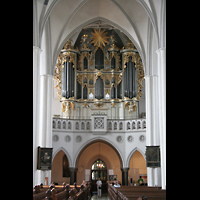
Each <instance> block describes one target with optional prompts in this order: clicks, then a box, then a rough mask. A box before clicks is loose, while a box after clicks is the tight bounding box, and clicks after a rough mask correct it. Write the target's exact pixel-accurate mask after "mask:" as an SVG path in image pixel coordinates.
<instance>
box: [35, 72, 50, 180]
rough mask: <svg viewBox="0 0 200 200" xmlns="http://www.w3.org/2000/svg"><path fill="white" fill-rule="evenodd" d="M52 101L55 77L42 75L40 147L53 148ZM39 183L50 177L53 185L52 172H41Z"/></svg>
mask: <svg viewBox="0 0 200 200" xmlns="http://www.w3.org/2000/svg"><path fill="white" fill-rule="evenodd" d="M52 99H53V76H52V75H49V74H42V75H40V103H39V108H40V111H39V136H38V139H39V141H38V146H41V147H52ZM38 173H39V174H40V175H39V180H38V182H39V183H43V182H44V180H45V177H48V180H49V183H51V170H47V171H40V170H39V172H38Z"/></svg>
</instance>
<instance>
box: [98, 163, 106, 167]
mask: <svg viewBox="0 0 200 200" xmlns="http://www.w3.org/2000/svg"><path fill="white" fill-rule="evenodd" d="M97 167H99V168H104V167H105V166H104V164H101V163H99V164H98V163H97Z"/></svg>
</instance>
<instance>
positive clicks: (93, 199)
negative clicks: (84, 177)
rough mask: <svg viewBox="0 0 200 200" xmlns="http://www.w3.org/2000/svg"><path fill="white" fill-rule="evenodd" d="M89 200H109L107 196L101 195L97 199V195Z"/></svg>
mask: <svg viewBox="0 0 200 200" xmlns="http://www.w3.org/2000/svg"><path fill="white" fill-rule="evenodd" d="M91 200H110V198H109V196H108V194H102V195H101V197H98V196H97V194H93V195H92V198H91Z"/></svg>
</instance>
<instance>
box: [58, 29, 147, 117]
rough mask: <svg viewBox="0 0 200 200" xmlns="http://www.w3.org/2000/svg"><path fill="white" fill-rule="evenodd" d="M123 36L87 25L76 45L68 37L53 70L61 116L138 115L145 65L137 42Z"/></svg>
mask: <svg viewBox="0 0 200 200" xmlns="http://www.w3.org/2000/svg"><path fill="white" fill-rule="evenodd" d="M124 38H125V39H124ZM124 38H123V39H121V38H120V37H119V35H117V33H116V32H115V31H114V30H106V29H90V28H88V29H83V30H82V31H81V32H80V34H79V36H78V37H77V39H76V41H75V42H74V45H72V42H73V41H72V39H68V40H67V42H66V44H65V45H64V47H63V49H62V50H61V52H60V54H59V56H58V59H57V64H56V67H55V73H54V80H55V83H56V84H55V85H56V86H55V87H56V89H57V94H58V97H59V101H60V102H61V110H62V113H61V115H62V116H61V117H64V118H72V119H73V118H74V119H82V118H83V116H84V117H85V118H90V116H91V115H92V114H106V115H107V116H108V119H110V118H111V119H128V118H138V102H139V101H140V98H141V95H142V87H143V85H142V82H143V78H144V70H143V64H142V60H141V57H140V55H139V53H138V51H137V49H136V47H135V46H134V44H133V43H132V42H131V41H130V40H129V39H128V38H127V37H126V36H125V35H124ZM122 40H123V41H125V45H124V43H123V42H122Z"/></svg>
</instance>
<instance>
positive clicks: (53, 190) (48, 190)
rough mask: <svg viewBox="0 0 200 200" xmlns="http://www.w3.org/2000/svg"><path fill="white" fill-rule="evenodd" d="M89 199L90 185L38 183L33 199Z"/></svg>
mask: <svg viewBox="0 0 200 200" xmlns="http://www.w3.org/2000/svg"><path fill="white" fill-rule="evenodd" d="M68 199H69V200H89V199H90V185H88V184H86V187H84V186H83V185H76V184H74V185H69V184H65V183H63V185H56V186H55V185H53V186H52V185H50V186H43V187H42V188H41V186H39V185H37V186H35V187H34V190H33V200H68Z"/></svg>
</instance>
